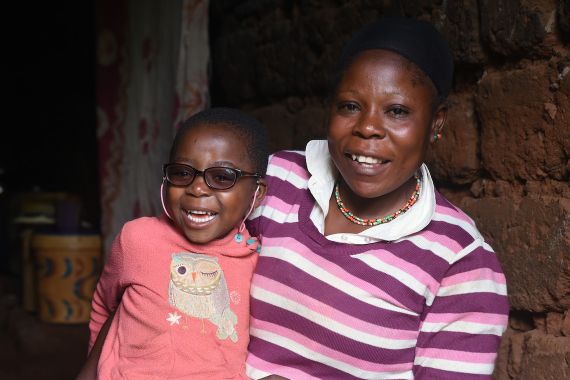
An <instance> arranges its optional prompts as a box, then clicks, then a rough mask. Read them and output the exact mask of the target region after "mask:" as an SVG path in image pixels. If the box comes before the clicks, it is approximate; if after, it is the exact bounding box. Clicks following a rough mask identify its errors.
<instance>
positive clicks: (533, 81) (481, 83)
mask: <svg viewBox="0 0 570 380" xmlns="http://www.w3.org/2000/svg"><path fill="white" fill-rule="evenodd" d="M385 13H399V14H405V15H407V16H411V17H416V18H421V19H425V20H429V21H431V22H432V23H433V24H434V25H435V26H436V27H437V28H438V29H439V30H440V31H441V32H442V33H443V34H444V35H445V36H446V38H447V39H448V41H449V42H450V45H451V46H452V48H453V50H454V56H455V63H456V73H455V79H454V91H453V93H452V95H451V97H450V104H451V108H450V115H449V120H448V124H447V128H446V130H445V131H444V137H443V139H442V140H440V141H439V142H438V143H437V144H436V146H435V147H434V149H433V150H432V152H431V154H430V157H429V162H428V164H429V165H430V167H431V170H432V174H433V176H434V178H435V180H436V184H437V186H438V188H439V189H440V190H441V191H442V192H443V193H444V194H445V195H446V196H447V197H448V198H449V199H450V200H452V201H453V202H455V204H457V205H458V206H459V207H461V208H462V209H463V210H464V211H466V212H467V213H468V214H469V215H471V216H472V217H473V218H474V219H475V220H476V222H477V224H478V226H479V227H480V229H481V231H482V232H483V234H484V235H485V237H486V238H487V239H488V241H489V243H490V244H491V246H492V247H493V248H494V249H495V251H496V252H497V254H498V255H499V257H500V259H501V262H502V264H503V268H504V271H505V274H506V277H507V286H508V291H509V301H510V306H511V315H510V321H509V328H508V330H507V332H506V334H505V336H504V338H503V341H502V346H501V351H500V354H499V358H498V360H497V367H496V371H495V375H494V377H495V379H505V380H506V379H538V380H540V379H563V378H570V162H569V157H570V47H569V42H570V0H559V1H556V0H478V1H477V0H457V1H445V0H440V1H423V0H409V1H366V0H355V1H350V2H346V1H333V0H329V1H325V0H314V1H301V0H299V1H293V0H291V1H285V0H282V1H272V0H265V1H264V0H257V1H256V0H248V1H231V0H212V1H211V21H210V28H211V43H212V63H213V65H212V72H213V89H212V104H213V105H229V106H235V107H239V108H241V109H244V110H247V111H249V112H251V113H253V114H254V115H256V116H257V117H258V118H259V119H260V120H261V121H262V122H263V123H264V124H265V125H266V126H267V127H268V128H269V132H270V136H271V139H272V148H273V149H275V150H276V149H282V148H287V149H291V148H299V149H302V148H303V147H304V145H305V144H306V142H307V141H308V140H310V139H313V138H322V137H324V136H325V116H326V110H325V100H324V99H325V97H326V95H327V90H328V83H329V82H330V78H331V73H330V68H331V67H332V65H333V62H334V61H335V59H336V56H337V54H338V53H339V51H340V48H341V46H342V45H343V44H344V43H345V42H346V41H347V39H348V38H349V36H350V34H351V33H352V32H353V31H355V30H356V29H358V28H359V27H360V26H361V25H363V24H364V23H366V22H368V21H371V20H373V19H375V18H377V17H378V16H380V15H382V14H385Z"/></svg>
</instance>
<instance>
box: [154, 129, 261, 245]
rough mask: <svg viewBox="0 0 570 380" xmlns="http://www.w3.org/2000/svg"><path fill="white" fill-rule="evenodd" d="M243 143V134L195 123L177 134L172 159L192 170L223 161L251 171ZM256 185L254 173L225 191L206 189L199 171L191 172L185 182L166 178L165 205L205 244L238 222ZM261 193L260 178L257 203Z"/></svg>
mask: <svg viewBox="0 0 570 380" xmlns="http://www.w3.org/2000/svg"><path fill="white" fill-rule="evenodd" d="M245 144H246V143H245V141H244V138H242V137H240V136H238V135H237V134H236V133H234V132H233V131H228V130H227V129H224V126H223V125H217V124H216V125H208V124H204V125H199V126H196V127H194V128H192V129H190V130H189V131H187V132H186V133H185V134H184V135H183V136H182V138H181V139H180V143H179V144H178V148H177V150H176V152H175V154H174V158H173V159H172V161H171V163H174V162H175V163H180V164H186V165H190V166H192V167H193V168H195V169H197V170H205V169H207V168H210V167H213V166H222V167H229V168H234V169H240V170H243V171H246V172H254V171H255V167H254V165H253V163H252V162H251V160H250V159H249V157H248V154H247V149H246V145H245ZM256 186H257V184H256V177H241V178H239V179H238V180H237V182H236V183H235V185H234V186H233V187H231V188H229V189H227V190H214V189H211V188H210V187H208V185H207V184H206V182H205V181H204V177H203V176H202V175H196V177H195V178H194V181H193V182H192V183H191V184H190V185H188V186H174V185H172V184H169V183H168V182H167V183H166V187H165V203H166V208H167V210H168V213H169V214H170V216H171V217H172V221H173V222H174V224H175V225H176V226H177V227H178V228H179V229H180V230H181V231H182V232H183V233H184V235H185V236H186V238H187V239H188V240H190V241H191V242H193V243H198V244H204V243H208V242H210V241H212V240H215V239H218V238H221V237H224V236H225V235H227V234H228V233H229V232H230V231H231V230H232V229H233V228H234V227H237V226H239V225H240V224H241V222H242V220H243V218H244V217H245V215H246V213H247V211H248V210H249V208H250V207H251V203H252V202H253V194H254V192H255V189H256ZM264 194H265V184H264V183H261V184H260V189H259V191H258V194H257V197H256V200H255V202H256V206H257V205H258V204H259V202H260V201H261V199H262V198H263V196H264Z"/></svg>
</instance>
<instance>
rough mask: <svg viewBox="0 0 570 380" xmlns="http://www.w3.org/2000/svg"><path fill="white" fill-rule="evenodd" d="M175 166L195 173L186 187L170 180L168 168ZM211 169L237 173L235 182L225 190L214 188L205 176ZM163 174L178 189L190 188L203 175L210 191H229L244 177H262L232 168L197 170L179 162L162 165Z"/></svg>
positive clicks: (215, 167) (216, 167)
mask: <svg viewBox="0 0 570 380" xmlns="http://www.w3.org/2000/svg"><path fill="white" fill-rule="evenodd" d="M174 165H176V166H182V167H184V168H186V169H188V171H193V172H194V176H193V177H192V179H191V180H190V181H189V182H188V183H187V184H185V185H178V184H176V183H173V182H172V181H171V180H170V178H168V174H167V169H168V167H170V166H174ZM211 169H224V170H229V171H231V172H233V173H235V175H236V177H235V180H234V181H233V183H232V184H231V185H230V186H228V187H224V188H219V187H214V186H212V184H211V183H210V182H209V181H208V176H207V175H205V174H206V172H207V171H208V170H211ZM162 173H163V178H164V179H166V181H167V182H168V183H169V184H170V185H172V186H177V187H186V186H190V185H191V184H192V183H193V182H194V180H195V179H196V177H197V176H199V175H201V176H202V177H203V178H204V182H205V183H206V185H208V187H209V188H210V189H212V190H228V189H231V188H232V187H234V186H235V184H236V183H237V181H238V180H239V179H240V178H242V177H256V178H258V179H259V178H261V175H260V174H259V173H251V172H246V171H244V170H241V169H237V168H230V167H227V166H211V167H209V168H206V169H204V170H198V169H196V168H195V167H193V166H190V165H187V164H181V163H178V162H170V163H168V164H163V165H162Z"/></svg>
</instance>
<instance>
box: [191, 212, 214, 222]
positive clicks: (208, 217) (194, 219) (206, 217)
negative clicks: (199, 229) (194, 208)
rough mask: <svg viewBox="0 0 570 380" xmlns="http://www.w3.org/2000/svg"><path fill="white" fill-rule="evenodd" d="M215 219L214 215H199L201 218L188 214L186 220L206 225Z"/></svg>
mask: <svg viewBox="0 0 570 380" xmlns="http://www.w3.org/2000/svg"><path fill="white" fill-rule="evenodd" d="M215 217H216V215H207V214H201V216H198V215H192V213H188V219H189V220H191V221H192V222H196V223H206V222H209V221H210V220H212V219H214V218H215Z"/></svg>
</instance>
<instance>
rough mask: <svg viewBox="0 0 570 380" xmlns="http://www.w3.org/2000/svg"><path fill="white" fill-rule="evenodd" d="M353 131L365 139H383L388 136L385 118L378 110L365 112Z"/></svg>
mask: <svg viewBox="0 0 570 380" xmlns="http://www.w3.org/2000/svg"><path fill="white" fill-rule="evenodd" d="M353 133H354V134H355V135H356V136H358V137H361V138H364V139H381V138H384V136H386V131H385V130H384V124H383V120H382V118H381V117H380V115H378V114H377V113H376V112H368V113H366V114H363V115H362V117H361V118H360V119H359V120H358V122H357V123H356V124H355V126H354V128H353Z"/></svg>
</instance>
